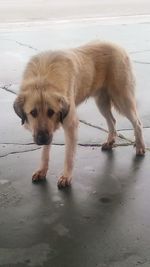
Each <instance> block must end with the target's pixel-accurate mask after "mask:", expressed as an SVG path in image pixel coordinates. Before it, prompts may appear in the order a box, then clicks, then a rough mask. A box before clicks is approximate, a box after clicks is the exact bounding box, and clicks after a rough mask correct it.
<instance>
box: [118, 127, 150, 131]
mask: <svg viewBox="0 0 150 267" xmlns="http://www.w3.org/2000/svg"><path fill="white" fill-rule="evenodd" d="M142 128H143V129H150V126H144V127H142ZM124 131H133V129H131V128H126V129H118V130H117V132H124Z"/></svg>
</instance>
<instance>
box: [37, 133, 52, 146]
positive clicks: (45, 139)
mask: <svg viewBox="0 0 150 267" xmlns="http://www.w3.org/2000/svg"><path fill="white" fill-rule="evenodd" d="M33 138H34V142H35V143H36V144H37V145H39V146H43V145H50V144H51V142H52V139H53V135H52V134H49V133H48V132H47V131H46V132H45V131H40V132H38V133H37V134H36V135H35V136H34V137H33Z"/></svg>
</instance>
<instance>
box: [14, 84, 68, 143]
mask: <svg viewBox="0 0 150 267" xmlns="http://www.w3.org/2000/svg"><path fill="white" fill-rule="evenodd" d="M14 110H15V112H16V114H17V115H18V116H19V117H20V118H21V122H22V124H23V125H24V126H25V128H27V129H29V130H30V131H31V132H32V134H33V138H34V141H35V143H36V144H38V145H48V144H50V143H51V141H52V137H53V133H54V131H55V130H56V129H58V128H59V126H60V123H63V121H64V119H65V118H66V116H67V114H68V112H69V104H68V100H67V98H66V97H65V96H62V95H61V93H60V92H59V90H57V88H56V87H55V86H53V85H50V84H42V83H40V82H38V83H36V84H35V83H34V82H33V81H32V82H29V83H28V84H25V85H24V86H23V88H22V90H21V93H20V94H19V95H18V97H17V98H16V100H15V102H14Z"/></svg>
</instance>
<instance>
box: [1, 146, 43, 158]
mask: <svg viewBox="0 0 150 267" xmlns="http://www.w3.org/2000/svg"><path fill="white" fill-rule="evenodd" d="M39 149H41V147H38V148H33V149H29V150H20V151H12V152H10V153H7V154H3V155H1V156H0V158H4V157H7V156H9V155H14V154H21V153H25V152H31V151H35V150H39Z"/></svg>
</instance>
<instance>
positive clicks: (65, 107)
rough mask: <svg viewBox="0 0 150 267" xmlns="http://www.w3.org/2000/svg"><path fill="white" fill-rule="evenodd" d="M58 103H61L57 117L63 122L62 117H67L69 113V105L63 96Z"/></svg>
mask: <svg viewBox="0 0 150 267" xmlns="http://www.w3.org/2000/svg"><path fill="white" fill-rule="evenodd" d="M60 103H61V110H60V112H59V116H60V117H59V119H60V122H61V123H63V121H64V119H65V118H66V117H67V115H68V113H69V109H70V106H69V104H68V101H67V100H66V98H64V97H61V99H60Z"/></svg>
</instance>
